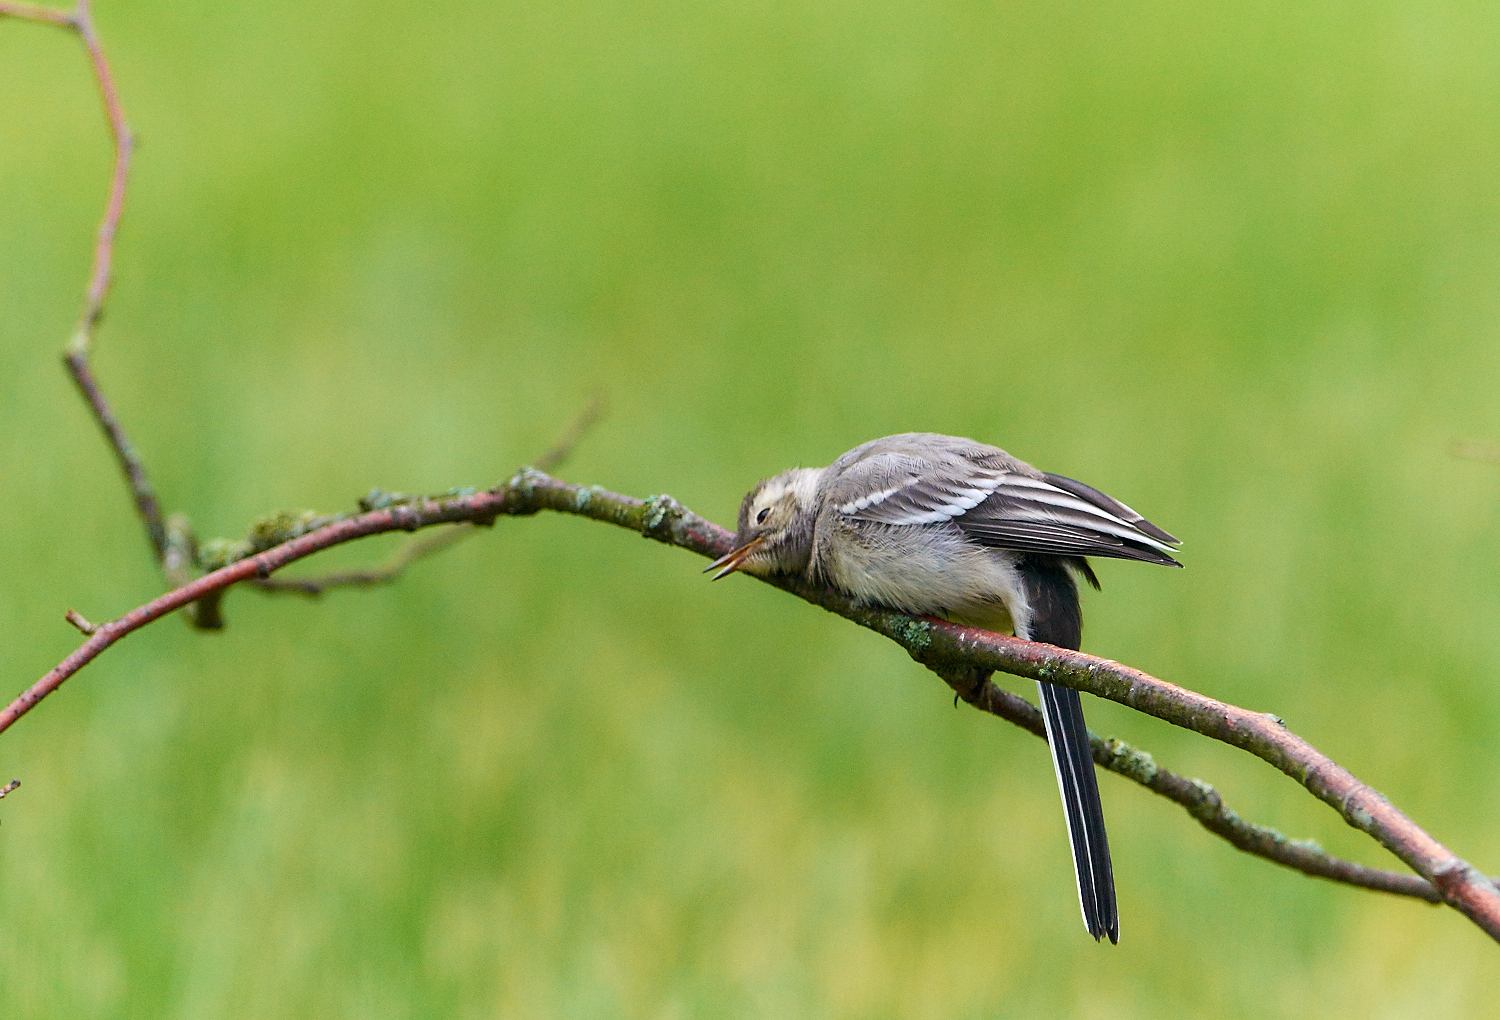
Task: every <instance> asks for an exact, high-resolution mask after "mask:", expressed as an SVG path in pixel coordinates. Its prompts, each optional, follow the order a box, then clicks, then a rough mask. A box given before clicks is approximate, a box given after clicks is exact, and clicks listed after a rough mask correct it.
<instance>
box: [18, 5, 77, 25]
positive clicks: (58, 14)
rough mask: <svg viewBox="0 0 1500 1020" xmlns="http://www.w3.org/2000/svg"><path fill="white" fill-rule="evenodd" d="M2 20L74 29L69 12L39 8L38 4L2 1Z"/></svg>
mask: <svg viewBox="0 0 1500 1020" xmlns="http://www.w3.org/2000/svg"><path fill="white" fill-rule="evenodd" d="M0 18H21V19H23V20H25V21H41V22H45V23H46V24H48V25H61V26H62V27H64V28H73V27H74V25H73V15H72V14H69V13H68V12H67V11H58V10H53V9H52V8H51V7H39V6H37V5H36V4H23V3H10V2H8V0H0Z"/></svg>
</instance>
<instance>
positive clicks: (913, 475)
mask: <svg viewBox="0 0 1500 1020" xmlns="http://www.w3.org/2000/svg"><path fill="white" fill-rule="evenodd" d="M1181 544H1182V543H1181V542H1180V541H1179V540H1178V539H1176V538H1174V537H1173V536H1172V535H1170V534H1168V533H1167V532H1166V531H1164V530H1162V529H1161V528H1159V527H1157V526H1156V525H1154V524H1152V523H1151V522H1150V521H1148V520H1146V519H1145V518H1144V517H1142V516H1141V515H1140V514H1138V513H1136V512H1135V511H1134V510H1132V509H1131V508H1130V507H1128V506H1126V505H1125V504H1124V503H1121V502H1120V501H1119V500H1117V499H1114V498H1113V497H1110V496H1107V495H1105V494H1104V493H1102V492H1100V491H1099V490H1098V489H1095V488H1093V487H1091V486H1088V485H1085V484H1083V483H1082V482H1077V481H1074V480H1073V479H1071V478H1065V477H1063V476H1061V475H1054V474H1048V473H1046V472H1043V471H1039V470H1037V469H1036V468H1034V467H1032V466H1031V465H1030V464H1027V463H1026V462H1024V461H1021V460H1018V459H1017V458H1015V457H1013V456H1011V455H1010V454H1008V453H1006V452H1005V451H1004V450H1002V449H1000V448H999V447H996V446H990V445H988V444H985V443H980V442H976V441H975V440H972V439H963V438H960V437H957V436H945V435H938V434H935V433H929V432H908V433H903V434H901V435H894V436H886V437H884V438H881V439H875V440H871V441H870V442H868V443H864V444H863V445H860V446H856V447H855V448H854V449H852V450H850V451H849V452H848V453H845V454H844V455H843V456H841V457H839V458H838V459H837V460H835V461H834V462H833V463H832V464H830V465H828V466H827V467H824V468H793V469H791V470H790V471H784V472H782V473H781V474H778V475H774V476H772V477H770V478H766V479H764V480H762V481H760V482H758V483H757V484H756V485H755V487H754V488H752V489H751V490H750V491H749V492H748V493H747V494H746V495H745V498H744V500H743V501H742V502H741V503H740V510H739V522H738V530H737V532H736V534H735V541H734V548H733V549H732V550H731V551H730V552H728V553H727V554H725V555H724V556H721V557H720V558H719V559H717V560H715V561H714V562H713V563H711V564H710V565H709V566H708V568H707V570H708V571H713V572H714V576H713V580H719V579H720V578H722V577H726V576H728V575H729V574H732V573H734V572H736V571H742V572H744V573H747V574H752V575H756V576H769V575H777V574H781V575H792V576H800V577H802V578H804V579H806V580H808V581H810V582H813V583H819V584H824V585H827V586H831V587H833V588H836V589H838V590H840V591H842V592H844V593H845V594H847V595H849V596H852V597H853V598H855V599H856V600H858V601H859V602H861V603H863V604H866V605H871V606H881V607H885V608H888V609H895V610H900V611H902V612H906V613H910V614H913V615H919V616H930V617H937V618H942V619H946V620H950V621H952V622H954V623H958V624H963V625H965V626H972V627H980V628H983V629H985V630H990V631H995V632H999V633H1010V634H1014V635H1015V636H1016V637H1019V638H1023V639H1026V640H1030V641H1041V642H1045V643H1047V644H1051V645H1055V646H1057V647H1060V648H1069V649H1074V650H1076V649H1078V647H1079V645H1080V644H1081V639H1082V636H1083V611H1082V607H1081V606H1080V603H1079V598H1078V584H1077V582H1076V580H1075V579H1074V578H1075V575H1077V576H1081V577H1082V578H1084V579H1085V580H1086V581H1087V582H1088V583H1089V584H1090V585H1092V586H1093V587H1094V588H1095V589H1097V588H1098V587H1099V579H1098V577H1097V576H1096V575H1095V574H1094V571H1093V569H1092V568H1091V567H1090V566H1089V562H1088V559H1087V557H1089V556H1101V557H1111V558H1115V559H1124V560H1138V561H1142V562H1145V563H1157V564H1161V565H1163V566H1171V567H1180V566H1182V564H1181V563H1179V562H1178V561H1177V560H1176V559H1174V558H1173V556H1172V554H1173V553H1174V552H1176V551H1177V548H1178V547H1179V546H1180V545H1181ZM1037 689H1038V693H1039V695H1040V698H1041V702H1042V716H1043V719H1044V720H1045V722H1046V730H1047V743H1048V745H1049V747H1050V749H1051V752H1052V763H1053V767H1054V771H1055V772H1056V775H1057V784H1058V789H1059V791H1060V792H1061V794H1062V802H1063V812H1064V815H1065V817H1066V820H1067V828H1068V838H1069V844H1070V846H1071V849H1072V853H1073V871H1074V875H1075V877H1076V879H1077V885H1078V899H1079V905H1080V907H1081V909H1082V911H1083V923H1084V927H1085V928H1086V929H1087V930H1088V933H1089V935H1090V936H1092V937H1093V938H1094V940H1095V941H1098V940H1100V939H1102V938H1104V937H1105V936H1108V937H1109V940H1110V942H1111V943H1116V944H1117V943H1118V942H1119V939H1120V920H1119V909H1118V906H1117V904H1116V900H1115V886H1114V868H1113V864H1112V862H1111V860H1110V854H1109V839H1108V836H1107V834H1106V832H1105V825H1104V809H1103V806H1102V804H1101V803H1100V800H1099V784H1098V780H1097V777H1096V776H1095V774H1094V759H1093V755H1092V753H1091V751H1090V747H1089V734H1088V728H1087V726H1086V725H1085V722H1084V717H1083V704H1082V701H1081V699H1080V698H1079V695H1078V692H1077V691H1075V690H1073V689H1071V688H1068V687H1060V686H1057V685H1054V684H1050V683H1047V682H1045V681H1041V680H1039V681H1037Z"/></svg>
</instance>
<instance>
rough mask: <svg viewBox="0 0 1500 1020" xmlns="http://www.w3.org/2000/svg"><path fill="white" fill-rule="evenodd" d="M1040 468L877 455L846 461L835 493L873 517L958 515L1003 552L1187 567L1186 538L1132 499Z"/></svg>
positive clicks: (929, 519)
mask: <svg viewBox="0 0 1500 1020" xmlns="http://www.w3.org/2000/svg"><path fill="white" fill-rule="evenodd" d="M976 445H977V444H976ZM965 452H966V453H967V451H965ZM995 452H996V453H999V451H995ZM1002 457H1003V459H1002ZM1032 471H1033V469H1030V468H1028V467H1027V466H1026V465H1024V464H1020V463H1019V462H1016V461H1014V460H1012V459H1011V458H1009V457H1004V455H1001V457H995V456H984V455H982V456H972V455H969V456H966V455H963V454H955V455H946V454H944V455H938V456H924V455H921V454H918V453H915V452H911V451H900V452H892V453H876V454H871V455H866V456H865V457H863V458H861V459H860V460H858V461H855V462H854V463H851V464H848V465H847V466H845V467H844V468H843V470H842V472H841V473H840V476H839V478H838V480H837V483H836V484H835V485H834V486H833V487H832V488H831V489H830V491H829V493H828V497H829V501H830V503H831V504H832V507H833V509H834V510H836V511H837V512H838V513H840V514H842V515H844V516H845V517H848V518H851V519H853V520H858V521H867V522H870V523H872V524H888V525H896V526H900V525H921V524H941V523H944V522H948V521H951V522H953V523H954V524H956V525H957V526H958V527H959V528H961V529H962V530H963V531H964V533H965V534H966V535H968V536H969V537H970V538H971V539H973V540H974V541H976V542H979V543H981V544H983V545H988V546H994V547H996V548H1000V549H1014V550H1016V551H1017V552H1034V553H1042V554H1045V555H1049V556H1106V557H1114V558H1116V559H1127V560H1144V561H1146V562H1148V563H1162V564H1169V565H1173V566H1180V564H1178V563H1177V561H1176V560H1174V559H1173V558H1172V557H1171V555H1169V554H1170V553H1171V552H1172V551H1173V549H1174V547H1176V546H1178V545H1180V544H1181V543H1180V542H1178V541H1177V539H1175V538H1173V537H1172V536H1171V535H1169V534H1167V532H1165V531H1163V530H1162V529H1161V528H1158V527H1157V526H1156V525H1154V524H1152V523H1151V522H1150V521H1147V520H1146V519H1145V518H1143V517H1142V516H1141V515H1140V514H1138V513H1136V512H1135V511H1134V510H1132V509H1130V508H1129V507H1127V506H1126V505H1125V504H1124V503H1121V502H1119V501H1118V500H1115V499H1112V498H1110V497H1109V496H1106V495H1105V494H1104V493H1102V492H1099V491H1098V490H1097V489H1093V488H1090V487H1089V486H1087V485H1084V484H1082V483H1081V482H1075V481H1073V480H1072V479H1070V478H1063V477H1061V476H1059V475H1046V474H1042V473H1041V472H1035V473H1030V472H1032Z"/></svg>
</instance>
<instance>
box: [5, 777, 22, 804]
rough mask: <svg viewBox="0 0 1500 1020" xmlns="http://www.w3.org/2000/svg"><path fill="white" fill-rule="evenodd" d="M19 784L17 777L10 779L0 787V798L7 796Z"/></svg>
mask: <svg viewBox="0 0 1500 1020" xmlns="http://www.w3.org/2000/svg"><path fill="white" fill-rule="evenodd" d="M20 785H21V781H20V780H19V779H12V780H11V781H10V782H8V783H6V784H5V786H4V787H0V800H4V799H5V798H6V797H9V796H10V795H11V794H12V793H14V792H15V790H16V788H17V787H19V786H20Z"/></svg>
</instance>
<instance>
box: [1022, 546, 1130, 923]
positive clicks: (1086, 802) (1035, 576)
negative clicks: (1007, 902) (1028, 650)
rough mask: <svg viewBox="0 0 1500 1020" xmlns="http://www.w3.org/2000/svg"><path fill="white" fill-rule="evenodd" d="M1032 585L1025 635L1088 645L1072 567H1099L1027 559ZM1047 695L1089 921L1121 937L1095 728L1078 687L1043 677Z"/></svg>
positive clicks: (1050, 736) (1026, 577)
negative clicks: (1092, 745)
mask: <svg viewBox="0 0 1500 1020" xmlns="http://www.w3.org/2000/svg"><path fill="white" fill-rule="evenodd" d="M1018 567H1019V572H1020V575H1021V579H1022V581H1023V582H1024V584H1025V586H1026V597H1027V601H1028V603H1029V608H1030V610H1031V618H1030V620H1029V621H1028V626H1027V627H1026V628H1025V629H1026V631H1027V633H1026V634H1024V635H1021V636H1023V637H1027V638H1030V639H1031V640H1032V641H1045V642H1047V643H1048V644H1050V645H1057V646H1058V647H1060V648H1074V649H1076V648H1077V647H1078V646H1079V644H1081V643H1082V641H1081V639H1082V637H1083V611H1082V609H1081V607H1080V606H1079V604H1078V585H1077V583H1076V582H1075V581H1074V580H1073V575H1072V574H1071V573H1070V572H1069V568H1072V569H1074V570H1078V571H1079V572H1081V573H1083V574H1084V576H1085V577H1086V578H1088V579H1089V580H1090V581H1092V582H1093V583H1094V584H1095V586H1097V585H1098V582H1097V581H1095V580H1094V576H1093V571H1091V570H1089V568H1088V563H1087V562H1086V561H1084V560H1082V559H1076V560H1068V559H1062V558H1058V557H1043V556H1027V557H1025V558H1023V559H1022V560H1021V562H1020V563H1019V564H1018ZM1036 686H1037V690H1038V692H1039V693H1040V694H1041V696H1042V718H1043V719H1044V720H1046V723H1047V744H1048V746H1050V747H1051V749H1052V765H1053V768H1054V769H1055V770H1056V772H1057V787H1058V789H1059V790H1060V791H1062V802H1063V814H1064V815H1066V816H1067V819H1068V842H1069V843H1070V844H1071V845H1072V847H1073V872H1074V874H1075V875H1077V877H1078V901H1079V903H1080V904H1081V905H1082V907H1083V924H1084V927H1086V928H1088V930H1089V934H1090V935H1092V936H1094V938H1095V939H1096V940H1097V939H1102V938H1104V936H1106V935H1108V936H1109V940H1110V941H1111V942H1119V941H1120V912H1119V909H1118V908H1117V907H1116V905H1115V875H1114V868H1113V867H1112V866H1111V864H1110V861H1109V838H1108V837H1107V836H1106V835H1105V834H1104V807H1103V805H1101V804H1100V803H1099V780H1098V777H1096V776H1095V775H1094V755H1093V753H1092V751H1091V750H1090V749H1089V729H1088V726H1087V725H1086V724H1085V723H1084V721H1083V702H1082V701H1081V700H1079V697H1078V692H1077V691H1075V690H1073V689H1071V688H1068V687H1058V686H1057V685H1055V684H1049V683H1046V682H1044V681H1041V680H1038V681H1037V685H1036Z"/></svg>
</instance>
